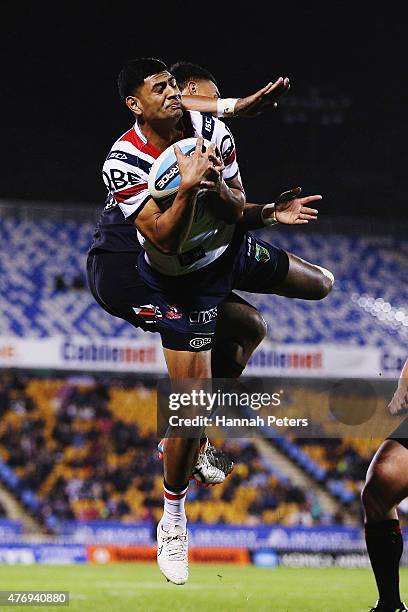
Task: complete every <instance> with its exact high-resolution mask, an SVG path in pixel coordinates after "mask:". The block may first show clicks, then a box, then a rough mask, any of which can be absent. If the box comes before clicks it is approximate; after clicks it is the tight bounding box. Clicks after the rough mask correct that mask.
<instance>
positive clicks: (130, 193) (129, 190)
mask: <svg viewBox="0 0 408 612" xmlns="http://www.w3.org/2000/svg"><path fill="white" fill-rule="evenodd" d="M131 158H132V155H130V154H129V153H126V152H124V151H111V152H110V153H109V155H108V157H107V159H106V161H105V163H104V165H103V172H102V174H103V180H104V183H105V185H106V187H107V189H108V192H109V193H108V199H109V201H110V203H111V205H112V204H116V205H117V206H119V208H120V210H121V211H122V213H123V215H124V217H125V219H126V218H127V217H130V215H133V214H134V213H135V212H138V211H140V210H141V209H142V208H143V206H144V205H145V204H146V202H147V201H148V200H149V199H150V198H151V195H150V193H149V191H148V188H147V177H148V175H147V174H146V172H145V171H144V170H143V169H141V168H140V167H138V166H136V165H134V164H133V163H132V159H131Z"/></svg>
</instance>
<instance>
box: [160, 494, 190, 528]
mask: <svg viewBox="0 0 408 612" xmlns="http://www.w3.org/2000/svg"><path fill="white" fill-rule="evenodd" d="M187 489H188V485H187V486H186V487H185V488H184V489H182V490H181V491H170V489H168V488H166V487H164V514H163V519H162V525H163V528H164V529H166V531H168V530H169V529H171V528H172V527H175V525H180V527H181V528H182V529H183V531H185V530H186V526H187V517H186V511H185V509H184V503H185V501H186V493H187Z"/></svg>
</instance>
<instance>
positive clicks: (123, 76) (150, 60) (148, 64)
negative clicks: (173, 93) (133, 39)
mask: <svg viewBox="0 0 408 612" xmlns="http://www.w3.org/2000/svg"><path fill="white" fill-rule="evenodd" d="M164 70H168V68H167V66H166V64H165V63H164V62H162V60H159V59H156V58H155V57H140V58H138V59H132V60H129V61H128V62H127V63H126V64H125V65H124V66H123V68H122V70H121V71H120V72H119V76H118V89H119V95H120V97H121V98H122V100H126V98H127V96H130V95H132V93H133V92H134V90H135V89H136V88H137V87H139V86H140V85H142V84H143V81H144V80H145V78H146V77H148V76H150V75H152V74H157V73H159V72H163V71H164Z"/></svg>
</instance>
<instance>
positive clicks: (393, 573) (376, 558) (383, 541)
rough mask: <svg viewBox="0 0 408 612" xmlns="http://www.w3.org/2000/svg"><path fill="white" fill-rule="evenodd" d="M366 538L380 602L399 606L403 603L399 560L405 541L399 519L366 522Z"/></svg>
mask: <svg viewBox="0 0 408 612" xmlns="http://www.w3.org/2000/svg"><path fill="white" fill-rule="evenodd" d="M365 539H366V545H367V551H368V556H369V557H370V561H371V566H372V568H373V572H374V576H375V580H376V582H377V587H378V592H379V595H380V603H381V604H382V605H383V606H390V607H392V606H395V607H397V606H398V605H399V604H400V603H401V599H400V592H399V562H400V559H401V555H402V549H403V541H402V534H401V529H400V525H399V521H398V520H397V519H389V520H388V521H381V522H380V523H371V524H368V523H366V525H365Z"/></svg>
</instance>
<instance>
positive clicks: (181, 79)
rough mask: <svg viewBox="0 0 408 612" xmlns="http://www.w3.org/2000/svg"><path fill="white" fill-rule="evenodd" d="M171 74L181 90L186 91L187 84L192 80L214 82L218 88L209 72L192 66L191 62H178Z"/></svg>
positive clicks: (195, 65) (200, 67)
mask: <svg viewBox="0 0 408 612" xmlns="http://www.w3.org/2000/svg"><path fill="white" fill-rule="evenodd" d="M169 70H170V72H171V74H172V75H173V76H174V77H175V79H176V81H177V84H178V86H179V87H180V89H184V87H185V86H186V85H187V83H188V82H189V81H191V80H193V81H194V80H195V79H196V80H200V79H201V80H203V81H212V82H213V83H214V85H215V86H216V87H218V83H217V81H216V80H215V78H214V75H213V74H211V72H210V71H209V70H207V69H206V68H203V67H202V66H198V65H197V64H192V63H191V62H176V63H175V64H173V65H172V66H170V68H169Z"/></svg>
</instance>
